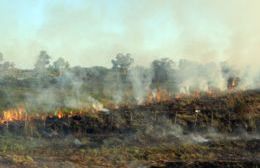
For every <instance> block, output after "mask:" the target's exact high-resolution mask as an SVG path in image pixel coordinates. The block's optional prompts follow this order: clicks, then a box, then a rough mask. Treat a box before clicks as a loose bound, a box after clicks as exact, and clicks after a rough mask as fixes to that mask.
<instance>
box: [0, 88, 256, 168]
mask: <svg viewBox="0 0 260 168" xmlns="http://www.w3.org/2000/svg"><path fill="white" fill-rule="evenodd" d="M259 105H260V92H259V91H246V92H239V93H229V94H225V95H218V96H211V97H208V96H202V97H199V98H194V97H193V98H191V97H186V98H181V99H171V100H168V101H164V102H159V103H157V102H150V103H149V104H145V105H139V106H134V105H124V106H121V107H120V108H117V109H110V111H109V112H107V111H106V112H97V113H94V114H93V113H91V114H90V113H86V114H84V115H82V114H77V113H75V115H72V116H66V115H64V117H63V118H60V119H59V118H57V117H55V116H54V117H47V118H46V120H44V121H43V120H32V121H30V122H29V123H28V122H21V121H20V122H17V121H16V122H10V123H8V125H6V124H2V125H1V127H0V129H1V135H0V167H14V168H16V167H19V168H20V167H43V168H46V167H50V168H51V167H55V168H56V167H62V168H63V167H69V168H71V167H158V168H159V167H161V168H164V167H165V168H166V167H259V166H260V138H259V133H260V117H259V116H260V114H259V113H260V106H259Z"/></svg>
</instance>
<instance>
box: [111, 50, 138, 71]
mask: <svg viewBox="0 0 260 168" xmlns="http://www.w3.org/2000/svg"><path fill="white" fill-rule="evenodd" d="M133 62H134V59H133V58H131V55H130V54H129V53H128V54H122V53H119V54H117V56H116V59H114V60H112V64H113V69H120V70H126V71H127V70H128V69H129V67H130V66H131V64H132V63H133Z"/></svg>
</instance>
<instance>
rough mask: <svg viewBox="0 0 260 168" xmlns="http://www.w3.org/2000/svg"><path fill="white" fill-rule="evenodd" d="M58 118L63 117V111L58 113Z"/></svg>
mask: <svg viewBox="0 0 260 168" xmlns="http://www.w3.org/2000/svg"><path fill="white" fill-rule="evenodd" d="M57 117H58V118H59V119H61V118H62V117H63V113H62V112H61V111H59V112H58V114H57Z"/></svg>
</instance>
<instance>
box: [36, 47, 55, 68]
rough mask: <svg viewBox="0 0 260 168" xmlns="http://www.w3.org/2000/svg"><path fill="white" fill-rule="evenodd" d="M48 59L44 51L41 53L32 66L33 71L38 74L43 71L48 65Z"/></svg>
mask: <svg viewBox="0 0 260 168" xmlns="http://www.w3.org/2000/svg"><path fill="white" fill-rule="evenodd" d="M50 58H51V57H50V56H49V55H48V53H47V52H46V51H41V52H40V54H39V56H38V59H37V61H36V63H35V66H34V67H35V70H36V71H38V72H42V71H45V70H46V68H47V67H48V65H49V64H50Z"/></svg>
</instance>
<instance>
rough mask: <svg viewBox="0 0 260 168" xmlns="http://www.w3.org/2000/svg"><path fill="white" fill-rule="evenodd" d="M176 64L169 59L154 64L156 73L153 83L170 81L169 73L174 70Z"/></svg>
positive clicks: (155, 61)
mask: <svg viewBox="0 0 260 168" xmlns="http://www.w3.org/2000/svg"><path fill="white" fill-rule="evenodd" d="M173 64H174V62H173V61H172V60H170V59H169V58H162V59H160V60H154V61H153V62H152V69H153V72H154V77H153V82H155V83H163V82H165V81H167V80H168V79H169V72H170V70H171V69H172V66H173Z"/></svg>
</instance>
